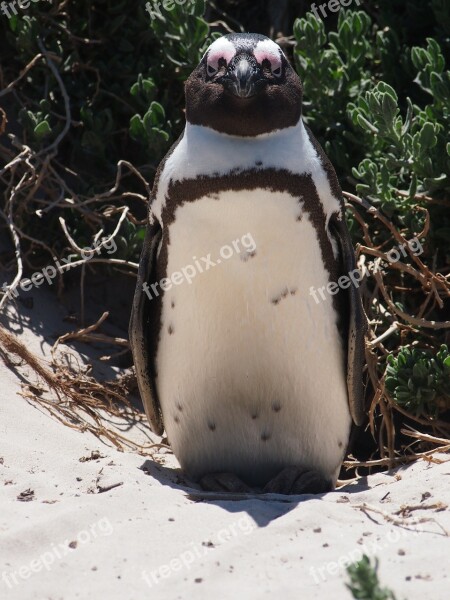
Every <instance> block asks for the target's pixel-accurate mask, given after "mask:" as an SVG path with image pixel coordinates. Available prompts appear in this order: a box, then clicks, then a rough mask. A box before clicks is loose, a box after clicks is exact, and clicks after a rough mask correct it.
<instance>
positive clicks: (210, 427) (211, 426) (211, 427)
mask: <svg viewBox="0 0 450 600" xmlns="http://www.w3.org/2000/svg"><path fill="white" fill-rule="evenodd" d="M208 429H209V430H210V431H215V430H216V424H215V423H213V422H212V421H208Z"/></svg>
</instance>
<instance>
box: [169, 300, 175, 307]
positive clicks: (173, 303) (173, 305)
mask: <svg viewBox="0 0 450 600" xmlns="http://www.w3.org/2000/svg"><path fill="white" fill-rule="evenodd" d="M170 306H171V307H172V308H175V301H174V300H172V302H171V303H170Z"/></svg>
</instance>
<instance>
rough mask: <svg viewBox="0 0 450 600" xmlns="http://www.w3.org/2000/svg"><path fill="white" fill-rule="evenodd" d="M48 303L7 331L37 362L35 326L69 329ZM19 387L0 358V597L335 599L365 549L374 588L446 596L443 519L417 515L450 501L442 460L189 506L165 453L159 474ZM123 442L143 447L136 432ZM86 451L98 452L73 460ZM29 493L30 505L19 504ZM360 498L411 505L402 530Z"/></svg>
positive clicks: (379, 504)
mask: <svg viewBox="0 0 450 600" xmlns="http://www.w3.org/2000/svg"><path fill="white" fill-rule="evenodd" d="M46 298H47V300H46V302H40V303H39V306H40V307H41V308H39V307H36V308H35V309H33V311H24V310H23V309H22V308H21V309H20V310H21V313H23V312H27V314H29V315H30V317H31V318H32V323H33V329H34V331H30V329H29V325H30V323H29V322H28V319H27V318H24V319H22V321H21V324H20V323H19V321H17V320H16V323H15V324H14V323H13V328H14V329H15V330H16V331H17V332H18V333H19V334H20V337H21V338H22V340H26V341H27V345H28V346H29V347H30V348H31V349H33V350H34V351H40V352H42V353H43V355H44V356H48V345H47V344H41V343H40V342H41V339H40V338H39V335H42V331H43V332H44V333H45V332H46V331H47V332H48V331H52V332H53V331H55V329H54V327H56V329H57V331H58V333H64V332H65V329H64V327H66V326H65V325H63V323H62V321H61V317H62V316H63V314H64V311H62V310H59V309H58V308H57V307H56V305H53V306H52V305H51V303H52V300H51V298H50V297H46ZM42 307H45V308H42ZM39 311H42V312H39ZM38 324H39V326H38V327H36V325H38ZM40 329H42V331H40ZM19 389H20V383H19V380H18V378H17V377H16V375H14V374H13V373H12V372H11V371H10V370H8V369H7V368H6V366H5V365H4V364H3V363H2V362H1V361H0V398H1V402H0V463H3V464H0V599H1V600H3V599H5V600H6V599H10V598H11V599H17V600H28V599H31V598H35V599H39V600H44V599H51V600H60V599H64V600H69V599H72V598H95V599H96V600H97V599H101V600H102V599H108V600H109V599H113V600H114V599H116V598H117V599H118V600H119V599H120V600H128V599H130V600H131V599H140V598H152V599H153V598H156V599H164V600H172V599H173V600H175V599H191V598H192V599H203V598H204V599H207V600H210V599H214V598H219V599H221V600H222V599H232V598H233V599H234V598H238V599H245V600H247V599H250V600H252V599H256V598H258V599H259V598H261V599H262V598H276V599H278V598H282V599H283V600H288V599H291V598H292V599H293V600H294V599H295V600H298V599H303V598H304V599H306V600H310V599H315V598H317V599H321V600H322V599H324V598H325V599H327V598H329V599H331V600H341V599H342V600H344V599H350V598H351V594H350V592H349V591H348V590H347V589H346V587H345V582H346V581H348V577H347V575H346V573H345V564H347V563H348V562H349V561H351V560H355V559H357V558H359V557H360V555H361V552H362V551H365V552H366V553H368V554H369V555H375V556H377V557H378V558H379V559H380V569H379V574H380V579H381V582H382V584H383V585H385V586H389V587H390V588H392V589H393V590H394V591H395V592H396V594H397V599H398V600H403V599H408V600H415V599H417V600H419V599H420V600H423V599H424V598H432V599H433V600H447V599H448V598H450V579H449V572H450V569H449V567H450V537H446V536H445V534H444V530H447V531H448V532H450V512H449V509H448V508H443V510H436V509H433V508H428V509H427V508H426V507H427V506H428V507H430V506H431V505H436V504H439V505H440V506H442V507H445V506H446V505H450V463H449V462H446V461H448V460H449V457H448V456H440V457H436V458H438V460H437V461H436V464H428V463H426V462H418V463H415V464H414V465H412V466H410V467H408V468H405V467H404V468H400V469H398V470H397V471H396V472H395V473H390V474H389V475H385V474H382V475H375V476H372V477H369V478H368V479H367V480H363V481H361V482H360V483H359V484H353V485H350V486H347V487H346V488H345V489H340V490H338V491H336V492H333V493H330V494H326V495H324V496H322V497H312V496H303V497H296V498H293V499H292V500H291V501H290V502H280V501H262V500H259V499H250V500H245V501H207V502H206V501H201V502H196V501H193V500H192V499H190V498H188V497H187V492H188V491H189V489H188V488H187V487H186V486H183V483H181V484H178V483H177V481H181V482H183V480H182V479H179V476H178V472H177V471H176V470H175V469H176V463H175V461H174V459H173V457H172V456H167V455H166V457H164V456H162V457H161V458H160V460H161V461H162V462H163V465H161V466H158V464H157V463H156V462H153V461H150V460H147V461H146V459H145V458H144V457H142V456H139V455H137V454H133V453H120V452H117V451H116V450H115V449H112V448H110V447H107V446H105V445H104V444H102V443H101V442H99V441H98V440H97V439H96V438H95V437H94V436H93V435H91V434H89V433H80V432H78V431H76V430H72V429H70V428H68V427H65V426H64V425H62V424H61V423H59V422H58V421H56V420H55V419H53V418H51V417H50V416H48V415H47V414H46V413H44V412H43V411H42V410H41V409H40V408H39V407H37V406H36V405H34V404H29V403H28V402H27V401H26V400H25V399H23V398H22V397H20V396H18V395H17V391H18V390H19ZM127 435H128V436H130V437H132V438H133V437H134V438H135V439H139V440H142V431H141V430H139V429H138V428H133V429H131V430H130V431H128V432H127ZM153 439H156V438H155V437H153ZM96 450H98V451H100V453H101V454H102V456H103V458H99V459H96V460H89V461H85V462H80V460H79V459H80V458H82V457H88V456H90V455H91V452H92V451H96ZM144 463H145V470H143V469H142V467H143V465H144ZM110 486H116V487H111V489H109V491H101V490H102V489H104V488H109V487H110ZM28 489H30V490H33V492H34V494H33V497H32V499H31V500H30V501H28V502H25V501H19V500H18V496H19V494H21V493H23V492H25V491H26V490H28ZM428 494H429V496H428ZM364 503H366V504H367V505H370V507H372V508H374V509H376V510H378V511H382V512H384V513H385V515H388V516H389V517H392V518H394V519H400V520H401V519H402V517H401V515H396V512H397V511H398V510H399V509H400V507H401V506H403V505H409V506H414V507H419V509H418V510H414V511H413V512H412V513H411V516H410V517H406V518H405V519H404V520H405V521H406V522H408V523H410V529H412V530H413V531H410V530H407V529H405V528H401V527H399V526H396V525H394V524H393V523H390V522H389V521H388V520H386V519H385V518H384V517H383V515H381V514H378V513H375V512H372V513H370V516H368V515H366V514H364V513H363V512H362V511H361V510H360V508H358V507H361V506H362V505H363V504H364ZM414 518H416V519H429V520H427V521H426V522H423V523H417V522H416V523H414ZM443 529H444V530H443ZM72 542H75V543H72ZM70 543H72V544H71V546H74V547H70V546H69V544H70Z"/></svg>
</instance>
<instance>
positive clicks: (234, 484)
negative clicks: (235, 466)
mask: <svg viewBox="0 0 450 600" xmlns="http://www.w3.org/2000/svg"><path fill="white" fill-rule="evenodd" d="M200 485H201V486H202V488H203V489H204V490H206V491H208V492H233V493H235V494H236V493H242V492H251V491H252V489H251V488H250V487H248V485H247V484H246V483H244V482H243V481H242V480H241V479H239V477H238V476H237V475H234V473H212V474H211V475H205V476H204V477H202V478H201V479H200Z"/></svg>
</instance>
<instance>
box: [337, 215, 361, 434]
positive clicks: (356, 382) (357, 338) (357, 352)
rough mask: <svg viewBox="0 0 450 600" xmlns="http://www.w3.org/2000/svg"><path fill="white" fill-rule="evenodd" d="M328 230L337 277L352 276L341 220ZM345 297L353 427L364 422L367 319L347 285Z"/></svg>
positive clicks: (349, 249) (349, 246)
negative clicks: (335, 256)
mask: <svg viewBox="0 0 450 600" xmlns="http://www.w3.org/2000/svg"><path fill="white" fill-rule="evenodd" d="M330 228H331V232H332V234H333V236H334V238H335V239H336V240H337V242H338V245H339V254H340V275H348V274H349V273H352V272H353V271H354V270H355V269H356V268H357V267H356V261H355V253H354V250H353V246H352V240H351V237H350V233H349V231H348V229H347V226H346V225H345V221H344V217H343V216H340V217H338V216H337V215H333V217H332V218H331V220H330ZM344 293H347V299H346V302H347V305H348V309H349V310H348V323H347V326H348V327H347V343H348V350H347V390H348V402H349V408H350V414H351V415H352V419H353V422H354V423H355V425H362V423H364V421H365V420H366V418H367V413H366V410H365V402H364V384H363V369H364V362H365V336H366V333H367V327H368V326H367V317H366V315H365V312H364V308H363V304H362V299H361V294H360V291H359V288H358V287H356V286H355V285H350V287H349V288H348V290H346V292H344Z"/></svg>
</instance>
